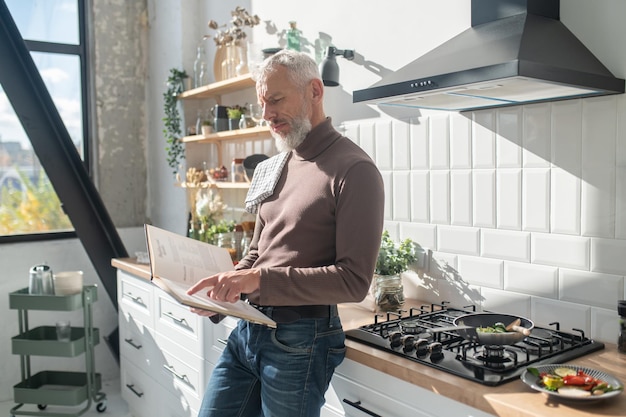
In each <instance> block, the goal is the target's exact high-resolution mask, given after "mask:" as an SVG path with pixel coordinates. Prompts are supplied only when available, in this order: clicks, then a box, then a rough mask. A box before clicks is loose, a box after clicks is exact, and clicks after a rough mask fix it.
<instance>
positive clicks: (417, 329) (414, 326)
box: [400, 321, 424, 334]
mask: <svg viewBox="0 0 626 417" xmlns="http://www.w3.org/2000/svg"><path fill="white" fill-rule="evenodd" d="M400 329H402V332H403V333H406V334H418V333H422V332H423V331H424V329H423V327H422V326H420V325H419V324H418V323H417V322H415V321H405V322H401V323H400Z"/></svg>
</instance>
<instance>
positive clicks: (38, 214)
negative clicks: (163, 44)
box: [0, 0, 90, 241]
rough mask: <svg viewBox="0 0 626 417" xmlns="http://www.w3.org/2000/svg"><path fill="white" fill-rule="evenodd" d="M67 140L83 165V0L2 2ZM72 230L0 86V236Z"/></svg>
mask: <svg viewBox="0 0 626 417" xmlns="http://www.w3.org/2000/svg"><path fill="white" fill-rule="evenodd" d="M5 3H6V5H7V7H8V9H9V11H10V13H11V16H12V18H13V20H14V21H15V23H16V25H17V27H18V29H19V31H20V34H21V35H22V37H23V38H24V40H25V42H26V45H27V48H28V49H29V51H30V52H31V56H32V58H33V61H34V62H35V65H36V66H37V69H38V70H39V73H40V74H41V77H42V79H43V80H44V83H45V85H46V87H47V88H48V91H49V93H50V96H51V97H52V100H53V102H54V104H55V106H56V108H57V110H58V112H59V114H60V116H61V118H62V120H63V123H64V124H65V126H66V128H67V130H68V132H69V134H70V137H71V139H72V142H73V143H74V145H75V147H76V149H77V151H78V153H79V155H80V156H81V158H82V159H83V161H85V164H86V166H87V167H88V164H87V162H88V160H89V158H88V155H89V153H88V150H89V147H88V145H89V144H88V141H87V140H86V138H88V137H90V135H89V120H88V115H89V111H88V104H87V103H88V95H87V85H88V82H87V71H86V68H87V63H86V59H87V57H86V35H85V21H86V18H85V16H86V14H85V4H84V3H85V1H82V0H5ZM71 230H73V228H72V224H71V222H70V220H69V218H68V217H67V216H66V215H65V214H64V213H63V210H62V208H61V203H60V201H59V199H58V197H57V195H56V193H55V192H54V188H53V187H52V184H50V181H49V180H48V177H47V176H46V174H45V172H44V171H43V169H42V168H41V165H40V163H39V160H38V158H37V156H36V155H35V152H34V151H33V147H32V146H31V144H30V140H29V139H28V137H27V135H26V133H25V132H24V130H23V129H22V126H21V124H20V121H19V119H18V117H17V115H16V114H15V112H14V111H13V108H12V106H11V103H10V102H9V100H8V98H7V96H6V94H5V92H4V90H3V89H2V86H0V239H1V240H4V241H6V239H7V237H9V236H12V237H17V236H20V237H22V238H24V239H29V240H30V239H34V238H37V237H39V238H41V237H43V236H42V234H49V233H52V232H57V233H58V232H67V231H71Z"/></svg>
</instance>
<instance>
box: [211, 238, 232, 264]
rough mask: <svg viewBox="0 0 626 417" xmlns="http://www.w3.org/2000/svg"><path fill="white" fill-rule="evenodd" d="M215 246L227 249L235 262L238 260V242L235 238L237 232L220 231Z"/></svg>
mask: <svg viewBox="0 0 626 417" xmlns="http://www.w3.org/2000/svg"><path fill="white" fill-rule="evenodd" d="M215 246H218V247H220V248H224V249H227V250H228V253H229V254H230V258H231V259H232V261H233V263H235V262H237V242H236V240H235V232H228V233H218V234H217V236H216V242H215Z"/></svg>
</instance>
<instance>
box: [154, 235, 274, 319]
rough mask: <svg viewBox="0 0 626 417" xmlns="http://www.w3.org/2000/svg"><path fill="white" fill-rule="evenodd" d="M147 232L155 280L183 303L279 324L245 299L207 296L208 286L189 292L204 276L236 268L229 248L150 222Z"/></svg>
mask: <svg viewBox="0 0 626 417" xmlns="http://www.w3.org/2000/svg"><path fill="white" fill-rule="evenodd" d="M145 231H146V241H147V245H148V256H149V257H150V274H151V275H152V282H153V283H154V284H155V285H157V286H158V287H159V288H161V289H162V290H163V291H165V292H166V293H168V294H169V295H171V296H172V297H173V298H174V299H176V300H177V301H178V302H179V303H181V304H184V305H186V306H189V307H195V308H200V309H204V310H209V311H213V312H215V313H220V314H224V315H227V316H233V317H238V318H241V319H244V320H248V321H250V322H253V323H258V324H264V325H266V326H269V327H276V322H275V321H273V320H272V319H270V318H269V317H267V316H266V315H265V314H263V313H261V312H260V311H259V310H257V309H256V308H254V307H252V306H251V305H250V304H248V303H246V302H245V301H242V300H239V301H237V302H236V303H229V302H226V301H217V300H213V299H211V298H209V297H208V296H207V295H206V292H207V290H206V289H204V290H201V291H199V292H197V293H195V294H193V295H189V294H187V290H188V289H189V288H190V287H191V286H192V285H194V284H195V283H196V282H198V281H200V280H201V279H202V278H205V277H208V276H211V275H214V274H217V273H219V272H224V271H228V270H232V269H233V262H232V259H231V257H230V254H229V253H228V250H226V249H224V248H218V247H217V246H214V245H210V244H208V243H204V242H200V241H199V240H195V239H191V238H188V237H185V236H181V235H178V234H176V233H172V232H168V231H167V230H163V229H159V228H158V227H155V226H151V225H148V224H147V225H145Z"/></svg>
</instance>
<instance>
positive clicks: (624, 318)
mask: <svg viewBox="0 0 626 417" xmlns="http://www.w3.org/2000/svg"><path fill="white" fill-rule="evenodd" d="M617 314H619V336H618V338H617V350H618V351H620V352H622V353H626V300H620V301H618V302H617Z"/></svg>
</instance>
